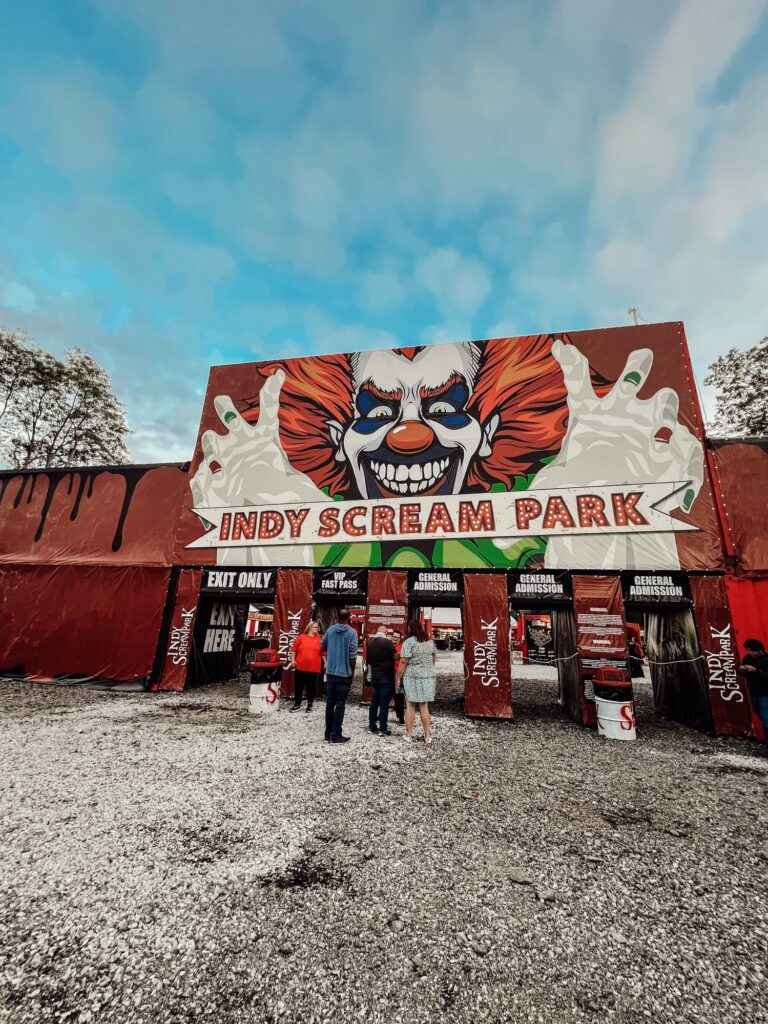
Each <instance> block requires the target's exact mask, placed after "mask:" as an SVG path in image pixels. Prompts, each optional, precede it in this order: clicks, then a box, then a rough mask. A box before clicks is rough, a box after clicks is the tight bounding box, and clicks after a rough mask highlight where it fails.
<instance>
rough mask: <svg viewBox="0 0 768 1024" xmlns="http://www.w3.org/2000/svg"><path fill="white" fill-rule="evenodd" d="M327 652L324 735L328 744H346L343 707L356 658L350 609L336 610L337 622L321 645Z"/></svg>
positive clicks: (350, 684)
mask: <svg viewBox="0 0 768 1024" xmlns="http://www.w3.org/2000/svg"><path fill="white" fill-rule="evenodd" d="M321 647H322V650H323V651H325V652H326V663H325V679H326V684H327V685H326V697H325V738H326V740H328V741H330V742H331V743H348V742H349V736H342V735H341V726H342V723H343V721H344V710H345V708H346V704H347V697H348V696H349V690H350V687H351V686H352V675H353V674H354V671H355V663H356V660H357V633H356V632H355V630H354V629H352V627H351V626H350V624H349V612H348V611H346V610H343V611H340V612H339V621H338V623H337V624H336V625H335V626H331V628H330V629H329V630H328V631H327V633H326V634H325V636H324V637H323V642H322V644H321Z"/></svg>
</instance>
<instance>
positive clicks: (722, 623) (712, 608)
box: [690, 576, 755, 736]
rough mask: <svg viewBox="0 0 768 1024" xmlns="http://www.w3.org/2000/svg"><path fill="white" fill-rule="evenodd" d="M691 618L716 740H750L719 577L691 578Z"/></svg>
mask: <svg viewBox="0 0 768 1024" xmlns="http://www.w3.org/2000/svg"><path fill="white" fill-rule="evenodd" d="M690 582H691V596H692V597H693V617H694V620H695V622H696V633H697V634H698V638H699V647H700V648H701V653H702V655H703V657H704V675H705V678H706V680H707V691H708V693H709V705H710V708H711V709H712V720H713V722H714V725H715V732H716V733H717V734H718V736H754V735H755V728H754V723H753V721H752V711H751V706H750V702H749V695H748V691H747V684H746V682H745V680H744V678H743V677H742V676H740V675H739V674H738V672H737V669H738V667H739V652H738V647H737V645H736V634H735V631H734V628H733V622H732V620H731V613H730V609H729V607H728V601H727V598H726V591H725V585H724V583H723V578H722V577H721V576H691V578H690Z"/></svg>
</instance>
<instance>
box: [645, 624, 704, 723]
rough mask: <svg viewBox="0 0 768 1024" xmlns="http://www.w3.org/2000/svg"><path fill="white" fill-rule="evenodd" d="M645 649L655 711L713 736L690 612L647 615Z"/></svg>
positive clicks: (694, 628) (701, 667) (702, 672)
mask: <svg viewBox="0 0 768 1024" xmlns="http://www.w3.org/2000/svg"><path fill="white" fill-rule="evenodd" d="M645 646H646V653H647V655H648V665H649V667H650V670H651V682H652V684H653V704H654V707H655V709H656V711H657V712H658V713H659V714H660V715H664V716H665V717H666V718H671V719H673V720H674V721H675V722H680V723H681V724H682V725H687V726H689V727H690V728H691V729H700V730H702V731H703V732H709V733H713V732H714V728H713V725H712V714H711V712H710V709H709V698H708V696H707V683H706V679H705V678H704V669H703V666H702V663H701V658H700V657H699V655H700V651H699V644H698V641H697V639H696V627H695V626H694V622H693V615H692V613H691V609H690V608H669V609H660V610H659V611H652V612H647V613H646V616H645Z"/></svg>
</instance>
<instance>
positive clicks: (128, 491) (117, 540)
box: [112, 469, 147, 551]
mask: <svg viewBox="0 0 768 1024" xmlns="http://www.w3.org/2000/svg"><path fill="white" fill-rule="evenodd" d="M146 472H147V471H146V469H144V470H135V471H134V472H133V473H131V474H130V476H129V475H128V474H127V473H123V474H122V476H123V479H124V480H125V494H124V495H123V505H122V508H121V509H120V518H119V519H118V521H117V529H116V530H115V537H114V540H113V541H112V550H113V551H118V550H119V549H120V548H121V547H122V545H123V527H124V526H125V517H126V516H127V515H128V509H129V508H130V506H131V501H132V500H133V495H134V492H135V490H136V486H137V484H138V482H139V480H141V478H142V477H143V476H144V474H145V473H146Z"/></svg>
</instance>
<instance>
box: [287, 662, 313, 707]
mask: <svg viewBox="0 0 768 1024" xmlns="http://www.w3.org/2000/svg"><path fill="white" fill-rule="evenodd" d="M319 674H320V673H319V672H302V671H301V669H298V668H297V669H296V670H295V672H294V675H293V678H294V683H293V702H294V704H295V705H296V706H297V707H298V705H299V704H301V698H302V697H303V696H304V691H305V690H306V693H307V704H310V705H311V704H313V703H314V700H315V691H316V689H317V677H318V675H319Z"/></svg>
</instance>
